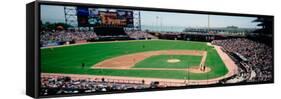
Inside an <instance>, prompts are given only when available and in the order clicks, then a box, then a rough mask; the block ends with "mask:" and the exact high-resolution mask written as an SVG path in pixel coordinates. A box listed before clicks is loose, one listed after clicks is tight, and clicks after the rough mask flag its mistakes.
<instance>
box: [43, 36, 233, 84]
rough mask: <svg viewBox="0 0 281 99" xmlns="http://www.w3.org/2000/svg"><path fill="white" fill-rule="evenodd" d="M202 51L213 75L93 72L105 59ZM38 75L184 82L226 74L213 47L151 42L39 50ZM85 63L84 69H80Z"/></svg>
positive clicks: (183, 42) (184, 72)
mask: <svg viewBox="0 0 281 99" xmlns="http://www.w3.org/2000/svg"><path fill="white" fill-rule="evenodd" d="M183 49H185V50H205V51H207V52H208V55H207V59H206V65H207V66H209V67H210V68H211V69H212V71H211V72H209V73H205V74H197V73H186V71H175V70H170V71H168V70H111V69H107V70H105V69H92V68H91V67H92V66H93V65H94V64H96V63H98V62H101V61H103V60H105V59H109V58H113V57H116V56H120V55H125V54H131V53H138V52H145V51H156V50H183ZM40 51H41V52H40V53H41V71H42V72H43V73H64V74H90V75H108V76H130V77H154V78H170V79H184V77H185V76H187V74H189V77H188V78H189V79H207V78H206V77H208V78H215V77H220V76H222V75H224V74H226V73H227V72H228V71H227V69H226V67H225V65H224V64H223V62H222V60H221V59H220V57H219V56H218V54H217V52H216V50H215V49H213V47H210V46H207V45H206V43H205V42H192V41H169V40H150V41H133V42H109V43H92V44H84V45H76V46H66V47H57V48H47V49H41V50H40ZM81 63H85V64H86V66H85V68H81Z"/></svg>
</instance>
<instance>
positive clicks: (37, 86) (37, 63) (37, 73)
mask: <svg viewBox="0 0 281 99" xmlns="http://www.w3.org/2000/svg"><path fill="white" fill-rule="evenodd" d="M34 2H35V9H34V10H35V27H34V28H35V33H34V35H35V52H34V53H35V60H34V61H35V81H37V82H35V95H34V97H35V98H52V97H71V96H84V95H100V94H116V93H132V92H147V91H166V90H178V89H193V88H211V87H226V86H238V85H256V84H271V83H274V75H275V73H274V71H275V69H274V67H275V64H274V59H275V57H274V16H273V15H261V14H245V13H229V12H212V11H196V10H181V9H167V8H150V7H136V6H123V5H103V4H92V3H74V2H57V1H34ZM42 4H43V5H61V6H85V7H92V8H113V9H130V10H143V11H160V12H174V13H190V14H209V15H225V16H242V17H243V16H244V17H268V18H272V19H273V27H272V29H273V39H272V44H273V46H272V47H273V55H272V56H273V60H272V61H273V71H272V73H273V79H272V81H268V82H252V83H251V82H247V83H238V84H213V85H199V86H188V87H186V86H184V87H170V88H159V89H143V90H128V91H112V92H97V93H81V94H61V95H48V96H40V94H39V92H40V86H41V85H40V84H41V82H40V81H41V80H40V78H41V66H40V63H41V62H40V35H38V33H39V32H40V24H39V22H40V18H41V17H40V5H42Z"/></svg>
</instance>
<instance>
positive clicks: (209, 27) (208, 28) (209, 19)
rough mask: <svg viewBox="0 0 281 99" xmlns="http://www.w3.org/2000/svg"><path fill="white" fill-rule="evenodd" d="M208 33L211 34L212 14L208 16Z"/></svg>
mask: <svg viewBox="0 0 281 99" xmlns="http://www.w3.org/2000/svg"><path fill="white" fill-rule="evenodd" d="M208 33H210V14H208Z"/></svg>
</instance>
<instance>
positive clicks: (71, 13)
mask: <svg viewBox="0 0 281 99" xmlns="http://www.w3.org/2000/svg"><path fill="white" fill-rule="evenodd" d="M64 15H65V23H66V24H69V25H71V26H73V27H77V26H78V20H77V8H76V7H72V6H65V7H64Z"/></svg>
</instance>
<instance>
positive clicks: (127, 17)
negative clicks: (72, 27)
mask: <svg viewBox="0 0 281 99" xmlns="http://www.w3.org/2000/svg"><path fill="white" fill-rule="evenodd" d="M77 19H78V26H79V27H86V26H99V25H111V26H120V27H133V26H134V21H133V20H134V16H133V11H132V10H123V9H103V8H86V7H77Z"/></svg>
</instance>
